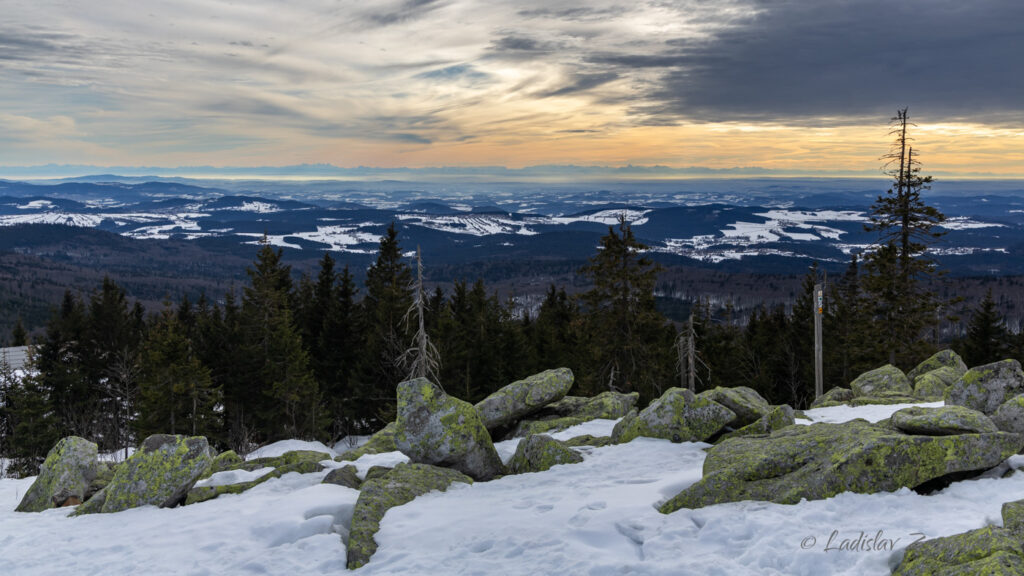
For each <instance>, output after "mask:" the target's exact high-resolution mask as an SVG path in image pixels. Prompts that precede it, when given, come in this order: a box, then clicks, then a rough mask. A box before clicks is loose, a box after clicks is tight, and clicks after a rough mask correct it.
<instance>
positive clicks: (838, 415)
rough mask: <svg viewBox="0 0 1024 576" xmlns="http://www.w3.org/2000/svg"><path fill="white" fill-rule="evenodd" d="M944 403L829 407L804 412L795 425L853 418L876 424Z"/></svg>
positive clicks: (842, 420) (844, 420) (846, 420)
mask: <svg viewBox="0 0 1024 576" xmlns="http://www.w3.org/2000/svg"><path fill="white" fill-rule="evenodd" d="M945 405H946V404H945V402H942V401H939V402H922V403H917V404H868V405H866V406H846V405H842V406H829V407H828V408H812V409H810V410H804V415H806V416H807V419H801V418H797V420H796V423H797V424H813V423H815V422H836V423H838V422H849V421H850V420H853V419H854V418H863V419H864V420H867V421H868V422H878V421H880V420H885V419H886V418H888V417H890V416H892V415H893V413H894V412H896V411H897V410H902V409H904V408H910V407H912V406H926V407H929V408H937V407H939V406H945Z"/></svg>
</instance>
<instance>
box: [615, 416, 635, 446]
mask: <svg viewBox="0 0 1024 576" xmlns="http://www.w3.org/2000/svg"><path fill="white" fill-rule="evenodd" d="M639 415H640V411H639V410H637V409H636V408H633V409H632V410H630V411H629V413H627V414H626V415H625V416H623V417H622V420H619V421H618V422H616V423H615V426H614V427H613V428H612V444H620V443H622V436H623V434H625V432H626V430H628V429H629V428H631V427H632V426H633V422H634V421H635V420H636V418H637V416H639Z"/></svg>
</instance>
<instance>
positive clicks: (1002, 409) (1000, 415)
mask: <svg viewBox="0 0 1024 576" xmlns="http://www.w3.org/2000/svg"><path fill="white" fill-rule="evenodd" d="M992 421H993V422H995V425H996V426H997V427H999V429H1000V430H1002V431H1003V432H1016V433H1017V434H1024V394H1018V395H1016V396H1014V397H1013V398H1010V399H1009V400H1007V401H1006V402H1003V403H1002V404H1000V405H999V408H997V409H996V411H995V413H994V414H992Z"/></svg>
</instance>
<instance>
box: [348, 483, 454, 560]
mask: <svg viewBox="0 0 1024 576" xmlns="http://www.w3.org/2000/svg"><path fill="white" fill-rule="evenodd" d="M454 482H464V483H466V484H472V483H473V480H472V479H470V478H469V477H467V476H465V475H463V474H460V473H459V472H456V471H455V470H450V469H447V468H438V467H436V466H429V465H427V464H399V465H397V466H395V467H394V469H393V470H391V471H390V472H388V473H387V474H386V475H384V476H383V477H381V478H374V479H372V480H370V479H367V480H366V481H364V482H363V486H362V489H361V490H360V491H359V499H358V500H356V506H355V510H354V511H353V513H352V528H351V530H350V531H349V537H348V567H349V569H351V570H355V569H356V568H359V567H360V566H363V565H364V564H366V563H367V562H369V561H370V557H371V556H373V553H374V552H376V551H377V542H376V541H374V539H373V535H374V534H376V533H377V530H379V529H380V521H381V519H382V518H384V513H385V512H387V511H388V510H390V509H391V508H394V507H395V506H401V505H403V504H407V503H409V502H411V501H412V500H413V499H415V498H416V497H417V496H422V495H423V494H426V493H427V492H432V491H434V490H440V491H442V492H443V491H445V490H447V489H448V487H449V486H450V485H451V484H452V483H454Z"/></svg>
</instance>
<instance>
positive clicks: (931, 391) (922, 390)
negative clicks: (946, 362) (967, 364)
mask: <svg viewBox="0 0 1024 576" xmlns="http://www.w3.org/2000/svg"><path fill="white" fill-rule="evenodd" d="M961 376H963V373H962V372H958V371H956V370H955V369H953V368H950V367H949V366H943V367H942V368H936V369H935V370H932V371H930V372H925V373H924V374H921V375H919V376H918V377H917V378H915V379H914V396H916V397H918V398H924V399H929V400H931V399H937V400H942V398H943V397H944V396H945V395H946V389H947V388H949V387H950V386H952V385H953V383H954V382H956V381H957V380H959V379H960V377H961Z"/></svg>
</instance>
